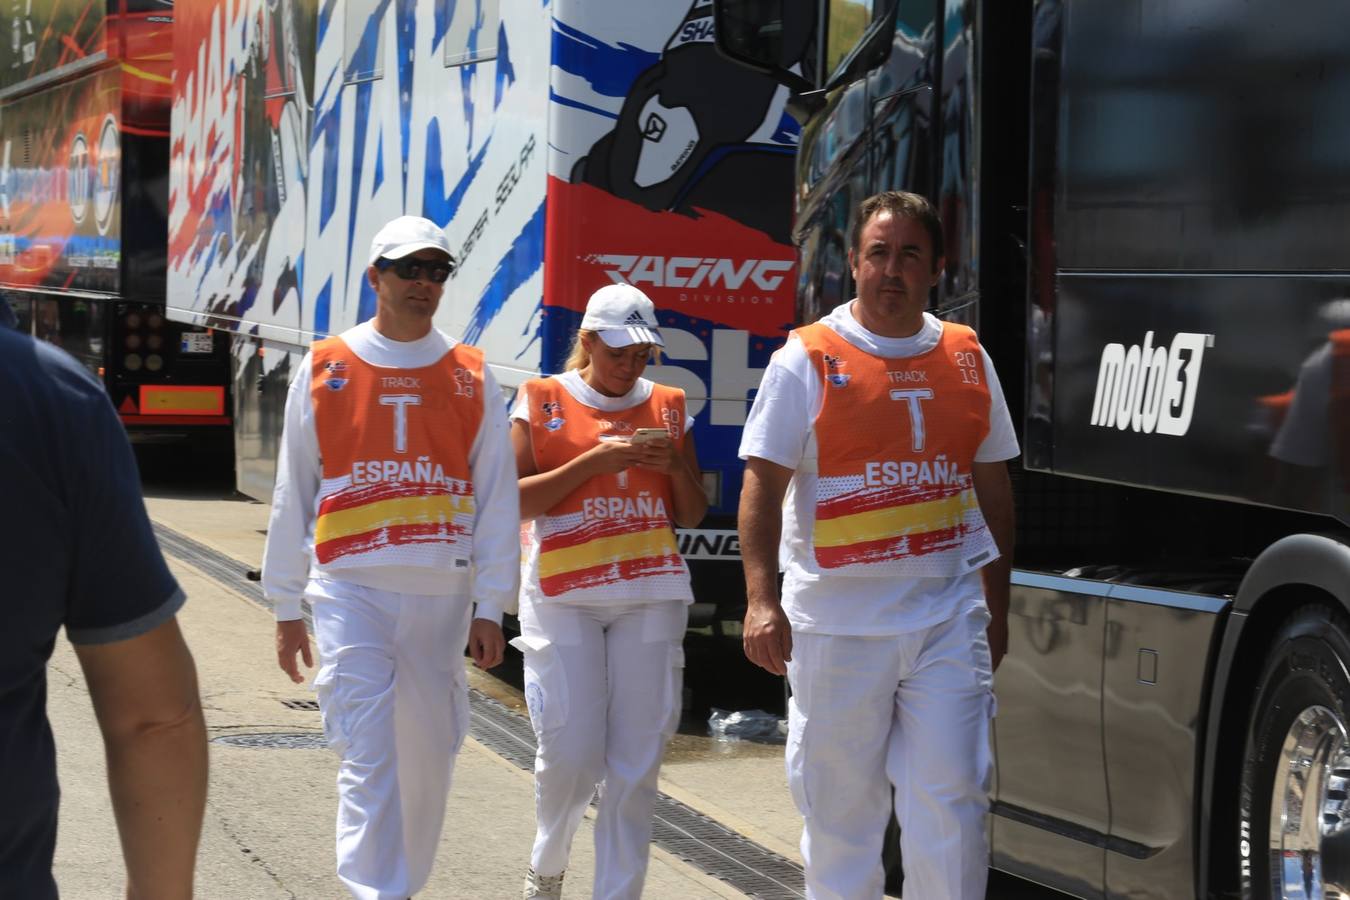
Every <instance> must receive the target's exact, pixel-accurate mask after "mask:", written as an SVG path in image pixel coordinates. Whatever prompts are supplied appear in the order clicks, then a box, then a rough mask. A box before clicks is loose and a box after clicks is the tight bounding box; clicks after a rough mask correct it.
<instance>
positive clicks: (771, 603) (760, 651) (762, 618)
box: [738, 456, 792, 675]
mask: <svg viewBox="0 0 1350 900" xmlns="http://www.w3.org/2000/svg"><path fill="white" fill-rule="evenodd" d="M791 480H792V470H791V469H789V468H787V467H785V466H780V465H778V464H777V463H771V462H769V461H768V460H767V459H760V458H759V457H757V456H752V457H750V458H749V459H748V460H746V466H745V479H744V481H743V482H742V484H741V505H740V512H739V516H738V523H739V528H740V537H741V559H742V561H743V563H744V566H745V600H746V610H745V631H744V639H743V642H744V646H745V655H746V656H747V657H748V658H749V660H750V661H751V662H752V663H754V664H755V665H757V666H760V667H761V668H764V669H767V670H768V671H770V672H773V673H774V674H776V675H786V674H787V665H786V663H787V662H788V661H789V660H791V659H792V630H791V628H790V626H789V625H788V621H787V616H786V615H785V614H784V613H783V605H782V603H781V601H780V600H779V597H778V540H779V537H780V536H781V534H782V530H783V497H784V496H785V495H786V494H787V488H788V483H789V482H790V481H791Z"/></svg>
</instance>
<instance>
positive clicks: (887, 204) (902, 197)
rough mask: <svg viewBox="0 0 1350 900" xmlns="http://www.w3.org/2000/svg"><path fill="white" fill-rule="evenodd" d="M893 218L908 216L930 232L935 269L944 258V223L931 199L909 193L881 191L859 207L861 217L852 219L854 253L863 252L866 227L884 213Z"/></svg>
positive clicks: (857, 216)
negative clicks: (864, 229) (863, 235)
mask: <svg viewBox="0 0 1350 900" xmlns="http://www.w3.org/2000/svg"><path fill="white" fill-rule="evenodd" d="M884 212H885V213H890V214H891V215H893V216H905V217H907V218H910V219H913V220H915V221H916V222H918V223H919V224H920V225H922V226H923V227H924V228H925V229H927V231H928V241H929V243H931V244H932V245H933V268H934V269H936V268H937V263H938V260H940V259H942V257H943V256H944V255H945V250H944V248H943V241H942V220H941V219H939V218H938V214H937V210H936V209H934V208H933V204H931V203H929V202H928V198H927V197H924V196H922V195H921V194H912V193H910V192H909V191H882V192H881V193H880V194H873V195H872V196H870V197H868V198H867V199H866V200H864V201H863V202H862V203H859V204H858V214H857V215H856V216H855V217H854V219H853V252H854V253H861V252H862V231H863V226H864V225H866V224H867V223H868V222H870V221H871V220H872V217H873V216H877V215H880V214H881V213H884Z"/></svg>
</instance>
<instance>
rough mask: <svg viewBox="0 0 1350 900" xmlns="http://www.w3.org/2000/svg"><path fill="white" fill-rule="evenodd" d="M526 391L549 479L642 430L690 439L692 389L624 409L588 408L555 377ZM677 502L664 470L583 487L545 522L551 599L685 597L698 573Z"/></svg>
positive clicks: (658, 394) (542, 531)
mask: <svg viewBox="0 0 1350 900" xmlns="http://www.w3.org/2000/svg"><path fill="white" fill-rule="evenodd" d="M524 391H525V398H526V402H528V403H529V404H530V441H531V444H532V446H533V450H534V461H535V467H536V469H537V470H538V471H540V472H547V471H549V470H551V469H556V468H557V467H559V466H561V465H563V464H565V463H567V462H568V461H570V460H572V459H575V458H576V457H577V456H580V455H581V454H582V453H585V452H586V451H587V450H590V449H591V448H592V447H594V446H595V444H596V442H597V441H600V440H603V439H605V438H623V437H625V436H627V435H631V434H632V433H633V432H634V431H636V430H637V429H638V428H665V429H667V431H669V432H670V434H671V437H672V439H674V440H675V442H676V443H677V444H681V443H682V442H683V439H684V435H683V431H684V420H685V411H684V392H683V391H681V390H679V389H677V388H670V387H665V386H663V385H659V384H658V385H653V386H652V393H651V396H650V397H649V398H648V400H647V402H646V403H643V404H639V405H638V406H635V407H632V408H629V409H626V410H622V411H620V412H605V411H602V410H598V409H595V408H594V407H590V406H587V405H585V404H583V403H581V402H580V401H578V400H576V399H575V398H574V397H573V396H572V395H571V394H570V393H569V392H568V390H567V388H566V387H564V386H563V385H562V384H561V383H559V382H558V380H557V379H555V378H538V379H534V380H532V381H529V382H526V384H525V386H524ZM672 502H673V501H672V498H671V487H670V477H669V476H668V475H665V474H664V473H660V472H648V471H645V470H642V469H636V468H634V469H628V470H626V471H624V472H620V473H617V474H612V475H598V476H596V477H594V478H591V479H590V480H588V481H587V482H585V483H584V484H582V485H581V486H580V487H578V488H577V489H576V490H574V491H573V492H572V493H571V494H569V495H568V496H566V497H564V498H563V499H562V501H560V502H559V503H558V504H557V505H556V506H554V507H553V508H552V509H550V510H549V511H548V512H547V513H545V514H544V515H543V516H540V517H539V520H538V521H537V522H536V528H537V536H538V540H539V588H540V590H541V592H542V593H543V594H544V596H546V597H549V598H551V599H553V598H557V599H571V598H570V597H569V596H568V595H573V592H586V593H588V594H590V595H591V596H595V597H599V596H602V595H608V594H620V593H621V594H622V595H623V596H624V597H626V598H631V599H635V600H637V599H679V598H681V597H684V596H685V595H686V594H687V593H688V590H689V573H688V569H687V568H686V567H685V564H684V560H683V559H682V558H681V556H680V553H679V548H678V546H677V544H676V541H675V532H674V530H673V529H672V528H671V503H672ZM575 596H577V597H580V596H582V595H581V594H576V595H575Z"/></svg>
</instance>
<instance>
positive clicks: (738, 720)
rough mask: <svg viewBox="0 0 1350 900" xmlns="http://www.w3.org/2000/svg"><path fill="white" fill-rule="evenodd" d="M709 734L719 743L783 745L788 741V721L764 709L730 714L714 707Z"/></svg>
mask: <svg viewBox="0 0 1350 900" xmlns="http://www.w3.org/2000/svg"><path fill="white" fill-rule="evenodd" d="M708 733H709V734H710V735H712V737H713V739H714V740H719V741H755V742H757V743H761V744H781V743H783V742H784V741H786V740H787V719H780V718H778V717H777V716H775V715H774V714H773V713H769V712H765V711H764V710H762V709H742V710H735V711H732V712H728V711H727V710H725V709H717V708H716V707H714V708H713V711H712V715H711V716H709V717H708Z"/></svg>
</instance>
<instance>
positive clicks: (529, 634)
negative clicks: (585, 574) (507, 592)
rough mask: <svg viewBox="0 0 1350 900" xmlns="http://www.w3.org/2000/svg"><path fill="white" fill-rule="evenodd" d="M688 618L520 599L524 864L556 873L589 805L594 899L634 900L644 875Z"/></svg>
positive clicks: (681, 610)
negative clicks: (529, 743) (525, 734)
mask: <svg viewBox="0 0 1350 900" xmlns="http://www.w3.org/2000/svg"><path fill="white" fill-rule="evenodd" d="M687 619H688V611H687V609H686V607H685V605H684V603H683V602H681V601H675V600H671V601H662V602H658V603H643V604H631V605H623V606H600V607H590V606H579V605H576V604H559V605H556V606H550V605H548V604H535V603H530V602H527V601H525V600H522V602H521V609H520V624H521V636H520V637H518V638H516V639H515V640H513V641H512V642H511V643H512V644H513V645H514V646H516V647H517V648H519V649H520V650H521V651H522V652H523V653H524V654H525V699H526V702H527V703H528V704H529V708H530V720H531V722H532V723H533V724H534V731H535V735H536V736H537V737H538V739H539V751H538V754H537V756H536V757H535V764H534V777H535V814H536V819H537V826H538V829H537V832H536V834H535V840H534V850H533V852H532V853H531V855H530V865H531V866H532V867H533V868H534V870H535V871H536V872H538V873H539V874H541V875H556V874H558V873H559V872H562V871H563V870H564V869H566V868H567V858H568V856H569V854H570V853H571V849H572V838H573V837H574V836H575V835H576V831H577V827H578V826H579V825H580V824H581V819H582V817H583V816H584V815H585V813H586V807H587V805H589V803H590V801H591V796H592V795H593V794H594V792H595V791H596V790H597V789H598V790H599V791H600V810H599V815H598V816H597V817H596V823H595V891H594V894H593V896H594V897H595V898H597V900H620V898H624V900H627V898H637V897H639V896H641V894H642V884H643V881H644V880H645V879H646V877H647V856H648V845H649V844H650V842H651V834H652V806H653V804H654V803H655V802H656V793H657V788H656V782H657V773H658V770H659V769H660V767H661V756H662V754H663V753H664V752H665V746H666V742H667V741H668V740H669V739H670V736H671V735H672V734H673V733H674V731H675V727H676V726H677V725H678V724H679V717H680V707H681V703H680V695H681V682H682V675H683V670H684V650H683V646H682V641H683V638H684V630H685V626H686V622H687Z"/></svg>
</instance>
